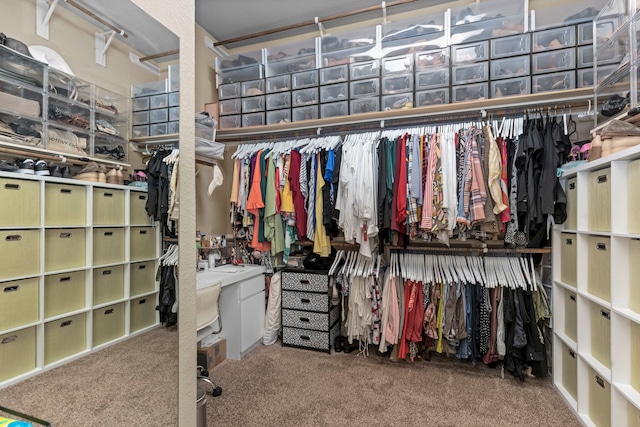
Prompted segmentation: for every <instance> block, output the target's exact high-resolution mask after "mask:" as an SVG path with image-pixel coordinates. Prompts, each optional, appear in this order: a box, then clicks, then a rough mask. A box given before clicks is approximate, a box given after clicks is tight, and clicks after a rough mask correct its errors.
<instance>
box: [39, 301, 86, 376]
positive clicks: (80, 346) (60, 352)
mask: <svg viewBox="0 0 640 427" xmlns="http://www.w3.org/2000/svg"><path fill="white" fill-rule="evenodd" d="M86 331H87V320H86V315H85V313H80V314H76V315H75V316H70V317H66V318H64V319H58V320H54V321H52V322H48V323H45V324H44V364H45V365H50V364H51V363H54V362H57V361H58V360H61V359H64V358H65V357H69V356H73V355H74V354H77V353H80V352H82V351H84V350H86V349H87V332H86Z"/></svg>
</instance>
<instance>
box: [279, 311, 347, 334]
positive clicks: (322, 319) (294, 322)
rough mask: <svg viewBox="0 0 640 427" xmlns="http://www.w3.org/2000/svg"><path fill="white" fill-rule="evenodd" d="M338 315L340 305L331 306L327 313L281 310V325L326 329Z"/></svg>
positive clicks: (316, 329)
mask: <svg viewBox="0 0 640 427" xmlns="http://www.w3.org/2000/svg"><path fill="white" fill-rule="evenodd" d="M339 317H340V307H339V306H337V305H336V306H333V307H332V308H331V311H330V312H329V313H315V312H309V311H298V310H282V326H285V327H287V326H289V327H293V328H302V329H312V330H314V331H326V330H327V329H328V328H329V327H330V326H331V325H333V324H334V323H335V322H336V320H338V318H339Z"/></svg>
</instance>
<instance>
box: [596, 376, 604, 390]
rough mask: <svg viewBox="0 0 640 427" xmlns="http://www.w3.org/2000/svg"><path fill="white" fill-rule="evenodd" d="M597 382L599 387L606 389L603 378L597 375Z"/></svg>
mask: <svg viewBox="0 0 640 427" xmlns="http://www.w3.org/2000/svg"><path fill="white" fill-rule="evenodd" d="M596 382H597V383H598V385H599V386H600V387H602V388H604V380H603V379H602V378H600V376H599V375H596Z"/></svg>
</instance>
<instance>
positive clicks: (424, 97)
mask: <svg viewBox="0 0 640 427" xmlns="http://www.w3.org/2000/svg"><path fill="white" fill-rule="evenodd" d="M448 103H449V88H448V87H446V88H440V89H431V90H422V91H420V92H416V105H415V106H416V107H427V106H429V105H441V104H448Z"/></svg>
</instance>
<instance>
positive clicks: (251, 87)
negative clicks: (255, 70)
mask: <svg viewBox="0 0 640 427" xmlns="http://www.w3.org/2000/svg"><path fill="white" fill-rule="evenodd" d="M264 86H265V85H264V80H262V79H260V80H251V81H248V82H242V97H245V96H256V95H264V89H265V88H264Z"/></svg>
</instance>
